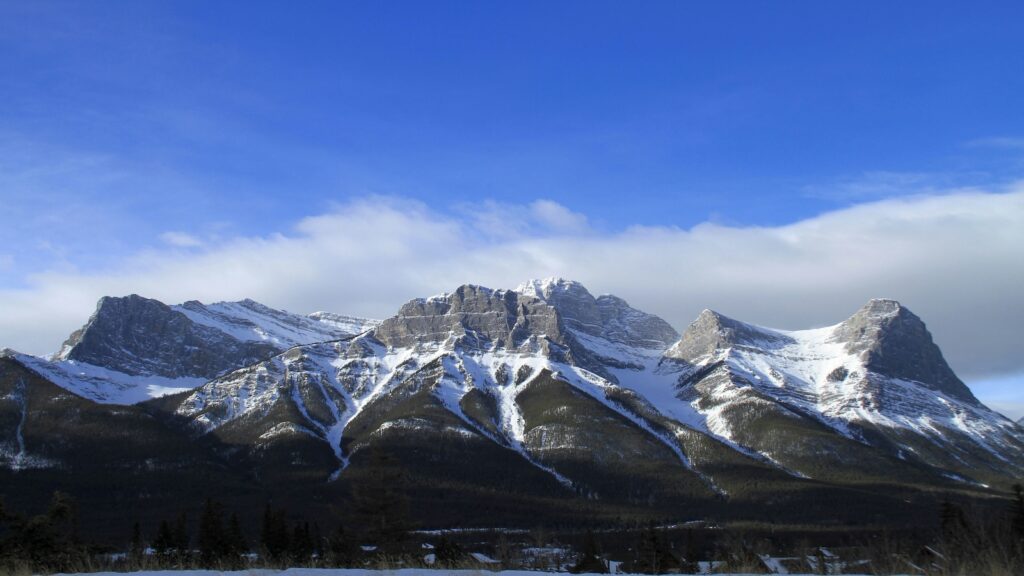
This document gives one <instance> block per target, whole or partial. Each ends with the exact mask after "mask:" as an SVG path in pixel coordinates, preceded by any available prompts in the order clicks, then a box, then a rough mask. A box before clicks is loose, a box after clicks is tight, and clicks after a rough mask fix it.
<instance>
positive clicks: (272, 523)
mask: <svg viewBox="0 0 1024 576" xmlns="http://www.w3.org/2000/svg"><path fill="white" fill-rule="evenodd" d="M260 545H261V547H262V548H263V554H264V556H265V557H266V559H267V560H269V561H271V562H278V563H279V562H282V561H284V560H286V559H287V554H288V551H289V537H288V523H287V521H286V519H285V512H284V510H274V509H273V508H271V507H270V504H269V503H268V504H267V507H266V508H265V509H264V511H263V527H262V530H261V531H260Z"/></svg>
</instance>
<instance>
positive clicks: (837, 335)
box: [832, 299, 978, 404]
mask: <svg viewBox="0 0 1024 576" xmlns="http://www.w3.org/2000/svg"><path fill="white" fill-rule="evenodd" d="M832 338H833V340H834V341H836V342H842V343H844V344H845V345H846V349H847V350H848V351H849V352H850V353H852V354H860V355H861V357H862V358H863V360H864V363H865V366H866V367H867V368H868V369H870V370H872V371H874V372H878V373H880V374H884V375H886V376H891V377H895V378H900V379H903V380H913V381H916V382H920V383H921V384H924V385H925V386H927V387H929V388H931V389H933V390H938V391H941V392H944V393H946V394H949V395H950V396H952V397H954V398H958V399H960V400H964V401H967V402H971V403H973V404H977V403H978V400H977V398H975V397H974V395H973V394H972V393H971V391H970V389H969V388H967V386H966V385H965V384H964V383H963V382H962V381H961V380H960V379H959V378H957V376H956V374H954V373H953V370H952V369H951V368H950V367H949V364H947V363H946V360H945V358H943V356H942V352H941V351H940V350H939V347H938V346H936V345H935V342H933V341H932V335H931V333H929V332H928V329H927V327H925V324H924V322H923V321H922V320H921V319H920V318H918V317H917V315H915V314H914V313H913V312H911V311H910V310H908V309H907V308H906V307H904V306H903V305H901V304H900V303H899V302H897V301H895V300H885V299H876V300H871V301H869V302H868V303H867V304H865V305H864V306H863V307H862V308H861V309H860V310H858V311H857V312H856V313H854V315H853V316H851V317H850V318H849V319H847V320H846V321H844V322H843V323H841V324H839V325H838V326H836V328H835V330H834V331H833V335H832Z"/></svg>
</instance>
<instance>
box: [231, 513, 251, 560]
mask: <svg viewBox="0 0 1024 576" xmlns="http://www.w3.org/2000/svg"><path fill="white" fill-rule="evenodd" d="M227 549H228V551H229V553H230V554H231V555H232V556H241V555H242V554H245V553H247V552H248V551H249V543H248V542H246V541H245V535H244V534H243V533H242V524H241V522H239V521H238V514H236V513H234V512H232V513H231V518H230V519H229V520H228V528H227Z"/></svg>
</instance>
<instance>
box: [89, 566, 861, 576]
mask: <svg viewBox="0 0 1024 576" xmlns="http://www.w3.org/2000/svg"><path fill="white" fill-rule="evenodd" d="M130 574H134V575H137V576H151V575H164V576H222V575H224V576H226V575H234V576H447V575H453V576H481V575H487V576H541V575H545V574H549V575H550V574H568V572H530V571H527V570H503V571H501V572H490V571H487V570H427V569H422V568H409V569H403V570H362V569H344V570H341V569H327V568H325V569H315V568H290V569H288V570H240V571H237V572H217V571H215V570H168V571H156V572H94V573H90V574H89V576H126V575H130ZM69 576H79V575H69ZM82 576H84V575H82ZM577 576H579V575H577ZM721 576H754V575H746V574H740V573H736V574H731V575H721ZM758 576H760V575H758ZM792 576H811V575H810V574H808V575H799V574H794V575H792ZM846 576H858V575H854V574H848V575H846ZM859 576H866V575H859Z"/></svg>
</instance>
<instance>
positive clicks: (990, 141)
mask: <svg viewBox="0 0 1024 576" xmlns="http://www.w3.org/2000/svg"><path fill="white" fill-rule="evenodd" d="M966 146H967V147H968V148H1001V149H1009V150H1021V151H1024V138H1019V137H1013V136H993V137H990V138H979V139H977V140H971V141H969V142H967V144H966Z"/></svg>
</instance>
